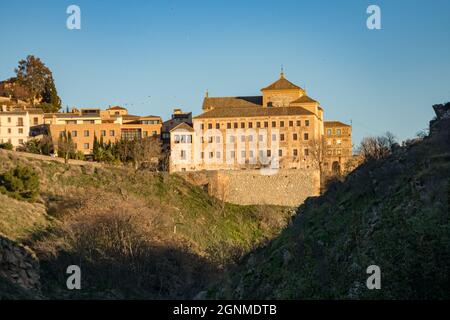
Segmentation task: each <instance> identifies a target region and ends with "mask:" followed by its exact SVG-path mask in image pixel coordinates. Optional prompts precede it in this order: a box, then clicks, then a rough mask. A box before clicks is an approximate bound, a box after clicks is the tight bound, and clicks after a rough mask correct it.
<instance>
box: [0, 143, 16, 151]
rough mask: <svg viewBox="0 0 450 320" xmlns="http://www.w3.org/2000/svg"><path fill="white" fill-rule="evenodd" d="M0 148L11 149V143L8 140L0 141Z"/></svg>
mask: <svg viewBox="0 0 450 320" xmlns="http://www.w3.org/2000/svg"><path fill="white" fill-rule="evenodd" d="M0 149H5V150H12V149H13V145H12V144H11V143H10V142H5V143H0Z"/></svg>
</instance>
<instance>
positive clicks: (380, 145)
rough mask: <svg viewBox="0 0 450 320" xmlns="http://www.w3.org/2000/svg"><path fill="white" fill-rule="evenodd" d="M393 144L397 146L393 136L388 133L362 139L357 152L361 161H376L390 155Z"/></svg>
mask: <svg viewBox="0 0 450 320" xmlns="http://www.w3.org/2000/svg"><path fill="white" fill-rule="evenodd" d="M395 144H397V142H396V139H395V136H394V135H393V134H392V133H391V132H389V131H388V132H386V133H385V135H383V136H378V137H366V138H364V139H363V140H362V141H361V144H360V145H359V147H358V152H359V154H360V155H361V157H362V158H363V161H368V160H378V159H382V158H384V157H387V156H388V155H389V154H391V151H392V147H393V146H394V145H395Z"/></svg>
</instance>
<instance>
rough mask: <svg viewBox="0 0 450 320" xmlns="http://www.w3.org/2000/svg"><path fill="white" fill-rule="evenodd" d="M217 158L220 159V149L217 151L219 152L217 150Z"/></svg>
mask: <svg viewBox="0 0 450 320" xmlns="http://www.w3.org/2000/svg"><path fill="white" fill-rule="evenodd" d="M216 158H217V159H220V151H217V152H216Z"/></svg>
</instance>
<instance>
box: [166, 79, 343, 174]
mask: <svg viewBox="0 0 450 320" xmlns="http://www.w3.org/2000/svg"><path fill="white" fill-rule="evenodd" d="M261 93H262V95H261V96H244V97H209V95H208V94H207V95H206V96H205V98H204V101H203V107H202V109H203V113H202V114H200V115H198V116H196V117H194V118H193V120H192V121H193V126H192V127H191V129H189V126H187V125H183V126H181V125H179V126H177V127H175V128H173V129H172V130H171V141H170V144H171V159H170V170H171V172H178V171H197V170H237V169H249V168H250V169H252V168H261V167H274V168H286V169H302V168H304V169H306V168H311V167H312V166H314V164H315V162H316V158H317V156H318V155H317V154H316V153H318V152H319V151H318V150H319V149H320V148H317V145H322V144H323V141H324V130H325V126H324V110H323V108H322V107H321V106H320V104H319V102H317V101H316V100H314V99H312V98H311V97H309V96H308V95H307V93H306V91H305V90H304V89H303V88H301V87H299V86H297V85H295V84H293V83H292V82H290V81H289V80H287V79H286V78H285V76H284V73H283V72H281V74H280V78H279V79H278V80H277V81H275V82H274V83H272V84H270V85H269V86H267V87H265V88H263V89H261ZM336 123H337V122H336ZM339 124H340V123H339ZM331 126H332V122H330V128H331V130H332V131H331V132H332V133H333V134H336V135H337V133H338V131H337V129H336V130H335V129H334V127H331ZM327 128H329V127H328V126H327ZM336 128H337V127H336ZM339 128H341V129H340V130H341V131H340V134H342V139H341V138H335V142H336V143H335V144H331V145H330V146H329V148H330V150H331V151H332V153H331V154H330V155H328V147H326V152H325V154H324V158H325V159H326V160H325V162H326V163H331V166H332V165H333V164H334V162H335V161H338V162H339V164H340V165H341V163H343V161H344V155H347V154H349V155H350V156H351V127H350V126H348V125H345V124H342V127H339ZM344 136H345V137H344ZM331 138H332V137H331V136H330V139H331ZM339 139H340V141H341V147H340V148H338V147H337V141H338V140H339ZM344 139H345V143H344ZM332 141H333V140H332ZM348 143H349V144H348ZM348 145H350V148H348ZM338 150H340V151H338ZM320 152H324V151H323V150H320ZM337 152H340V153H341V154H340V155H338V154H337ZM333 155H335V157H332V156H333ZM336 159H337V160H336ZM317 161H318V160H317ZM334 165H335V164H334ZM335 166H336V165H335Z"/></svg>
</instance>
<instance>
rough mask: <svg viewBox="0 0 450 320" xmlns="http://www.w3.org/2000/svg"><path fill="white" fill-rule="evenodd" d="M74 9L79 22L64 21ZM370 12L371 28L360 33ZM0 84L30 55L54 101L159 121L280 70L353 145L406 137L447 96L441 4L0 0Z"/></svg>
mask: <svg viewBox="0 0 450 320" xmlns="http://www.w3.org/2000/svg"><path fill="white" fill-rule="evenodd" d="M70 4H76V5H79V6H80V7H81V13H82V29H81V30H68V29H67V28H66V19H67V17H68V15H67V14H66V8H67V7H68V5H70ZM369 4H377V5H379V6H380V7H381V19H382V30H375V31H373V30H368V29H367V28H366V19H367V16H368V15H367V14H366V8H367V6H368V5H369ZM0 10H1V18H0V30H1V35H2V37H1V45H0V61H1V64H0V79H4V78H8V77H11V76H13V75H14V71H13V70H14V68H15V67H16V65H17V62H18V60H19V59H21V58H24V57H25V56H26V55H28V54H34V55H36V56H38V57H40V58H41V59H42V60H43V61H44V62H45V63H46V64H47V65H48V66H49V67H50V68H51V70H52V71H53V73H54V77H55V80H56V85H57V89H58V91H59V94H60V96H61V98H62V100H63V104H64V105H69V106H70V107H72V106H78V107H101V108H104V107H107V106H108V105H116V104H119V105H124V106H125V107H128V108H129V110H130V112H132V113H136V114H157V115H161V116H162V117H163V118H164V119H167V118H168V117H169V115H170V113H171V111H172V109H173V108H174V107H182V108H183V109H186V110H192V111H193V113H194V114H198V113H200V111H201V104H202V99H203V96H204V93H205V90H206V89H209V91H210V95H211V96H227V95H228V96H233V95H257V94H259V93H260V92H259V89H260V88H262V87H264V86H266V85H268V84H269V83H271V82H272V81H274V80H276V79H277V78H278V75H279V70H280V65H283V66H284V68H285V73H286V77H287V78H288V79H289V80H291V81H292V82H294V83H296V84H298V85H300V86H302V87H306V90H307V92H308V94H309V95H310V96H311V97H313V98H315V99H317V100H318V101H320V102H321V104H322V106H323V107H324V109H325V117H326V119H328V120H341V121H345V122H349V121H350V119H352V120H353V125H354V140H355V141H354V142H355V143H357V142H359V140H360V139H361V137H363V136H366V135H375V134H380V133H382V132H384V131H386V130H390V131H392V132H393V133H395V134H396V135H397V137H398V138H399V139H405V138H407V137H411V136H414V134H415V133H416V132H417V131H418V130H420V129H423V128H425V127H426V126H427V123H428V121H429V120H430V119H431V118H432V117H433V111H432V109H431V105H432V104H435V103H442V102H444V101H449V100H450V1H449V0H433V1H425V0H424V1H414V0H411V1H406V0H403V1H401V0H396V1H377V0H373V1H364V0H361V1H357V0H355V1H334V0H333V1H298V0H296V1H248V0H247V1H246V0H239V1H230V0H227V1H218V0H217V1H216V0H215V1H212V0H208V1H173V0H172V1H148V0H146V1H144V0H142V1H138V0H127V1H108V2H107V1H79V0H72V1H64V0H59V1H54V0H40V1H31V0H30V1H21V0H17V1H2V4H1V9H0Z"/></svg>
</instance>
